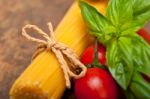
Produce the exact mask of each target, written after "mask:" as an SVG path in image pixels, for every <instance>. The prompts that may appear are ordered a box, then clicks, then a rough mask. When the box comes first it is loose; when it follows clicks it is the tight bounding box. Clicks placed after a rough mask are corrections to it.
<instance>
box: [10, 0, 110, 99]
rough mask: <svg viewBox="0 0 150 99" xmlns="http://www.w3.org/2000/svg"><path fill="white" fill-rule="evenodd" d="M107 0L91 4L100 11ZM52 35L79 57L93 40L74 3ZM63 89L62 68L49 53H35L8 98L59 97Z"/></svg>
mask: <svg viewBox="0 0 150 99" xmlns="http://www.w3.org/2000/svg"><path fill="white" fill-rule="evenodd" d="M107 2H108V1H107V0H104V1H101V2H96V3H93V5H95V6H96V8H97V9H99V11H101V12H102V13H103V14H104V13H105V9H106V6H107ZM55 36H56V38H57V40H58V41H59V42H62V43H64V44H66V45H67V46H68V47H70V48H72V49H73V50H74V52H75V53H76V54H77V55H78V56H80V55H81V53H82V52H83V51H84V49H85V48H86V47H87V46H88V45H89V44H91V43H92V42H93V39H92V38H91V37H90V35H88V32H87V28H86V26H85V24H84V22H83V20H82V16H81V12H80V8H79V6H78V3H77V2H74V3H73V5H72V6H71V8H70V10H69V11H68V12H67V14H66V15H65V17H64V18H63V20H62V21H61V23H60V24H59V25H58V27H57V29H56V31H55ZM65 89H66V86H65V79H64V74H63V71H62V70H61V68H60V64H59V62H58V60H57V58H56V57H55V55H54V54H53V53H52V52H48V51H44V52H42V53H41V54H40V55H38V56H37V57H36V58H35V59H34V60H33V62H32V63H31V64H30V65H29V66H28V68H27V69H26V70H25V71H24V72H23V73H22V74H21V76H20V77H19V78H18V79H17V80H16V81H15V83H14V84H13V86H12V88H11V91H10V97H11V99H60V98H61V96H62V95H63V93H64V91H65Z"/></svg>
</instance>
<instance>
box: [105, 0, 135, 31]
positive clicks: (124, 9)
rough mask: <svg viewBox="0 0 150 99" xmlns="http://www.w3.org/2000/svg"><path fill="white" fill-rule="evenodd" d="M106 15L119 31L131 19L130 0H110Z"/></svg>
mask: <svg viewBox="0 0 150 99" xmlns="http://www.w3.org/2000/svg"><path fill="white" fill-rule="evenodd" d="M106 16H107V18H108V19H109V20H110V21H111V22H112V23H113V25H115V27H116V28H117V29H118V32H120V31H121V27H123V25H125V24H128V22H130V21H132V19H133V9H132V0H110V3H109V5H108V9H107V12H106ZM119 30H120V31H119Z"/></svg>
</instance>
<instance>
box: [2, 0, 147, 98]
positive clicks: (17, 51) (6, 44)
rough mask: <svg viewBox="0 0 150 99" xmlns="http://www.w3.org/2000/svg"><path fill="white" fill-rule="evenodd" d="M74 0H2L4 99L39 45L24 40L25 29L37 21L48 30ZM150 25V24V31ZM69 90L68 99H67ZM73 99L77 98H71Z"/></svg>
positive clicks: (56, 22) (55, 24)
mask: <svg viewBox="0 0 150 99" xmlns="http://www.w3.org/2000/svg"><path fill="white" fill-rule="evenodd" d="M72 2H73V0H0V9H1V10H0V99H9V97H8V96H9V95H8V92H9V89H10V87H11V85H12V84H13V82H14V81H15V79H16V78H17V77H18V76H19V75H20V74H21V73H22V72H23V70H24V69H25V68H26V67H27V66H28V64H29V63H30V60H31V55H32V54H33V52H34V51H35V48H36V45H35V44H33V43H30V42H27V41H26V40H24V39H23V38H22V36H21V28H22V26H24V25H25V24H27V23H31V24H36V25H38V26H39V27H41V28H43V29H44V30H46V31H47V27H46V23H47V22H49V21H51V22H52V23H53V25H54V27H56V26H57V24H58V23H59V22H60V20H61V19H62V18H63V16H64V14H65V12H66V11H67V9H68V8H69V6H70V5H71V3H72ZM149 26H150V25H147V26H146V27H147V30H148V29H149V28H148V27H149ZM68 93H70V91H67V92H66V94H65V96H64V99H67V98H66V97H68V96H67V94H68ZM70 99H73V98H72V97H70Z"/></svg>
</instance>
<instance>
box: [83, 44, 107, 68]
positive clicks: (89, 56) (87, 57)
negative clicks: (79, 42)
mask: <svg viewBox="0 0 150 99" xmlns="http://www.w3.org/2000/svg"><path fill="white" fill-rule="evenodd" d="M94 48H95V46H94V45H91V46H89V47H88V48H87V49H86V50H85V51H84V52H83V54H82V56H81V62H82V63H83V64H85V65H87V64H90V63H92V62H93V61H94ZM97 50H98V61H99V62H100V63H101V64H103V65H106V57H105V56H106V48H105V47H104V46H103V45H102V44H100V43H99V44H98V48H97Z"/></svg>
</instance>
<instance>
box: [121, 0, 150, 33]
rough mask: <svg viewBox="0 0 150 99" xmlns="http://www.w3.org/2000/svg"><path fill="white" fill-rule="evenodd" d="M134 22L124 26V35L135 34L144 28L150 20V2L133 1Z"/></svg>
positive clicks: (142, 0)
mask: <svg viewBox="0 0 150 99" xmlns="http://www.w3.org/2000/svg"><path fill="white" fill-rule="evenodd" d="M132 1H133V2H132V5H133V20H132V21H128V24H126V25H124V26H123V34H127V33H134V32H137V31H138V30H139V29H141V28H142V27H144V25H145V24H146V23H147V22H148V21H149V20H150V1H149V0H132Z"/></svg>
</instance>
